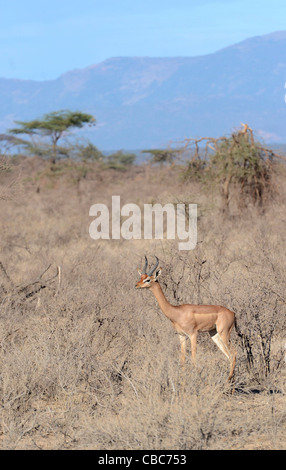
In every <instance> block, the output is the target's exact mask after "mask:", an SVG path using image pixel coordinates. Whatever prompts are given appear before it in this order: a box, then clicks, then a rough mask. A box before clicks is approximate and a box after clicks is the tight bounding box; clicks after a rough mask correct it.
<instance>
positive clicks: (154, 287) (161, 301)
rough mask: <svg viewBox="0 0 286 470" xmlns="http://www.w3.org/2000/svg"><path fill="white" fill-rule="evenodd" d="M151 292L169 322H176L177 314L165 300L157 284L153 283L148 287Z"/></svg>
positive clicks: (172, 306) (173, 307) (174, 308)
mask: <svg viewBox="0 0 286 470" xmlns="http://www.w3.org/2000/svg"><path fill="white" fill-rule="evenodd" d="M150 290H151V292H152V293H153V294H154V296H155V297H156V299H157V302H158V304H159V307H160V309H161V310H162V312H163V313H164V315H166V317H167V318H169V320H171V321H174V322H175V321H176V320H177V318H178V312H177V309H176V307H175V306H174V305H171V304H170V303H169V302H168V300H167V299H166V297H165V295H164V293H163V291H162V289H161V286H160V284H159V282H158V281H157V282H154V284H152V286H151V287H150Z"/></svg>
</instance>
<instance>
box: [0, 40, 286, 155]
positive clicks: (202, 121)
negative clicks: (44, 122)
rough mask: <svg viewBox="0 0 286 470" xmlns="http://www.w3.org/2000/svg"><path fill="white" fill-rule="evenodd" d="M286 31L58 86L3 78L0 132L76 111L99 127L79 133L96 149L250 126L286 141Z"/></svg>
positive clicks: (76, 77)
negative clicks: (17, 122)
mask: <svg viewBox="0 0 286 470" xmlns="http://www.w3.org/2000/svg"><path fill="white" fill-rule="evenodd" d="M285 82H286V31H277V32H274V33H270V34H267V35H263V36H255V37H253V38H248V39H245V40H244V41H241V42H239V43H237V44H234V45H231V46H228V47H226V48H223V49H220V50H219V51H217V52H214V53H211V54H206V55H200V56H192V57H169V58H168V57H167V58H164V57H161V58H160V57H159V58H154V57H114V58H109V59H107V60H105V61H103V62H100V63H99V64H93V65H89V66H87V67H85V68H83V69H74V70H71V71H67V72H65V73H63V74H61V75H60V76H59V77H58V78H56V79H54V80H46V81H33V80H19V79H5V78H0V132H5V131H6V130H7V128H9V127H13V121H14V120H29V119H33V118H36V117H40V116H41V115H43V114H45V113H47V112H50V111H54V110H58V109H78V110H80V111H83V112H89V113H91V114H93V115H94V116H95V118H96V119H97V126H95V127H94V128H92V129H89V130H88V131H87V130H84V131H80V132H79V133H77V136H78V137H79V138H81V137H85V138H88V139H89V140H91V141H92V142H94V143H95V145H97V146H98V147H99V148H102V149H110V148H114V149H115V148H126V149H128V148H151V147H153V148H154V147H162V146H166V145H168V143H169V142H170V141H182V140H183V139H184V138H185V137H197V136H204V135H212V136H214V137H215V136H219V135H224V134H229V133H230V132H231V131H232V129H233V128H235V127H238V126H239V125H240V123H241V122H247V123H248V124H249V125H250V126H251V127H252V128H253V129H254V130H256V132H257V133H258V135H259V136H260V137H262V138H264V139H265V140H266V141H267V142H271V141H272V142H277V141H279V142H281V143H283V142H286V136H284V134H285V125H284V123H285V118H286V103H285V93H286V89H285Z"/></svg>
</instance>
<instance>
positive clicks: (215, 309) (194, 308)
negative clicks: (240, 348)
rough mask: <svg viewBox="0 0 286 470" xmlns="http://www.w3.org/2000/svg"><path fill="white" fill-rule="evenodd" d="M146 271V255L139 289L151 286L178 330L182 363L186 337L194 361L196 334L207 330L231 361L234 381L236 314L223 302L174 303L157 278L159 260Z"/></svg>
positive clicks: (160, 304)
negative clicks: (233, 329) (231, 346)
mask: <svg viewBox="0 0 286 470" xmlns="http://www.w3.org/2000/svg"><path fill="white" fill-rule="evenodd" d="M155 258H156V263H155V265H154V266H153V267H151V269H150V270H149V271H148V272H147V267H148V259H147V257H146V256H145V265H144V268H143V270H142V271H140V270H139V269H138V273H139V275H140V276H141V278H140V280H139V281H138V282H137V283H136V286H135V287H136V289H150V291H151V292H152V294H153V295H154V296H155V298H156V299H157V301H158V304H159V307H160V309H161V310H162V312H163V313H164V315H166V317H167V318H168V319H169V320H170V321H171V323H172V326H173V327H174V328H175V330H176V331H177V333H179V338H180V343H181V364H182V365H183V364H184V363H185V358H186V340H187V338H189V339H190V342H191V355H192V360H193V363H195V359H196V351H197V335H198V333H199V332H203V331H204V332H205V331H206V332H208V333H209V334H210V336H211V339H212V340H213V341H214V343H215V344H216V345H217V346H218V348H219V349H220V350H221V351H222V352H223V354H224V355H225V356H226V357H227V359H228V360H229V363H230V371H229V376H228V380H231V378H232V376H233V372H234V367H235V362H236V352H235V351H231V349H230V346H229V340H230V333H231V330H232V328H233V326H234V323H235V314H234V313H233V312H232V311H231V310H229V309H227V308H225V307H222V306H220V305H193V304H182V305H171V304H170V303H169V302H168V300H167V299H166V297H165V295H164V293H163V291H162V289H161V286H160V284H159V282H158V278H159V276H160V275H161V268H158V266H159V259H158V258H157V256H155Z"/></svg>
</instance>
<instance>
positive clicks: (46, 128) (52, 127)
mask: <svg viewBox="0 0 286 470" xmlns="http://www.w3.org/2000/svg"><path fill="white" fill-rule="evenodd" d="M15 123H16V124H17V125H18V126H19V127H16V128H13V129H10V130H9V132H10V133H11V134H27V135H30V136H33V135H40V136H43V137H49V138H50V139H51V141H52V148H53V152H52V162H53V163H54V162H55V160H56V153H57V152H56V151H57V143H58V141H59V139H60V138H61V137H62V136H63V134H64V133H65V132H67V131H69V130H70V129H72V128H81V127H83V125H84V124H90V125H93V124H95V118H94V117H93V116H92V115H91V114H86V113H81V112H79V111H69V110H62V111H54V112H51V113H48V114H45V115H44V116H43V118H42V119H34V120H32V121H15Z"/></svg>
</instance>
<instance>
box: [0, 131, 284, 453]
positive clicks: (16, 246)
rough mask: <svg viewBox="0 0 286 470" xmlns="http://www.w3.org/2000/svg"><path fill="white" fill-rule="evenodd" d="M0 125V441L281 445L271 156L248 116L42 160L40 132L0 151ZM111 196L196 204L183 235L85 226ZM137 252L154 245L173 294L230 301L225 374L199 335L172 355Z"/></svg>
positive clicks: (47, 445) (279, 237)
mask: <svg viewBox="0 0 286 470" xmlns="http://www.w3.org/2000/svg"><path fill="white" fill-rule="evenodd" d="M2 137H3V136H2ZM4 137H5V139H6V140H5V139H4ZM4 137H3V139H2V142H3V145H4V144H5V145H8V144H9V149H10V156H7V155H8V152H5V151H3V150H2V159H1V166H0V170H1V171H0V188H1V192H0V197H1V201H0V220H1V258H0V292H1V303H0V306H1V307H0V323H1V328H0V346H1V347H0V368H1V378H0V399H1V411H0V415H1V420H0V443H1V448H2V449H124V450H131V449H159V450H161V449H162V450H167V449H176V450H186V449H198V450H201V449H207V450H209V449H227V450H234V449H251V450H256V449H283V450H285V449H286V439H285V431H286V405H285V403H286V402H285V395H286V362H285V343H286V334H285V331H286V296H285V262H286V257H285V250H284V246H285V243H284V242H285V241H286V230H285V228H286V218H285V211H286V189H285V180H286V173H285V167H284V160H283V158H277V155H275V153H273V152H272V151H271V150H270V149H269V150H268V149H266V148H265V147H264V146H263V145H262V144H261V143H258V142H256V140H255V139H254V136H253V132H252V130H251V129H249V128H247V127H246V128H244V129H243V131H241V130H239V131H236V132H234V133H233V134H232V135H231V136H229V137H224V138H222V139H212V138H204V140H202V141H201V142H198V140H188V141H186V142H184V143H182V145H181V147H180V148H176V149H175V150H172V151H170V150H168V152H167V151H166V152H161V153H159V152H158V151H156V152H154V151H153V152H151V153H150V152H149V153H150V154H151V159H149V160H148V159H147V160H146V162H145V163H142V164H140V165H135V164H134V160H135V155H134V154H132V153H131V154H130V153H126V152H124V151H118V152H114V153H113V154H109V155H103V154H102V153H101V152H100V151H99V150H98V149H97V148H96V147H95V146H94V145H93V144H91V143H87V144H86V143H84V144H82V143H80V144H69V145H70V150H69V151H67V153H66V155H65V156H64V157H63V156H62V155H63V154H62V155H61V158H60V157H59V155H58V154H57V158H56V159H55V161H54V160H53V161H52V165H51V161H50V157H52V158H53V156H54V155H55V149H54V148H53V146H52V147H51V148H50V149H48V150H49V151H50V154H48V155H47V154H46V153H45V152H44V153H37V154H34V155H33V152H32V151H30V154H29V155H23V151H22V154H21V153H20V151H18V152H17V153H16V152H15V154H14V155H12V156H11V154H12V153H13V152H11V145H12V144H13V145H14V147H13V148H14V149H15V148H16V147H15V146H18V147H17V148H21V149H23V148H26V151H27V149H28V147H27V146H26V147H25V143H24V147H21V145H22V144H23V142H20V141H17V140H16V141H14V142H12V141H11V139H10V140H9V139H7V136H4ZM10 137H12V136H10ZM13 138H16V137H14V136H13ZM202 143H203V145H201V144H202ZM3 148H4V147H3ZM282 157H283V155H282ZM113 195H120V197H121V203H122V205H123V204H125V203H127V202H132V203H136V204H138V205H139V206H140V207H142V206H143V204H146V203H151V204H154V203H155V202H157V203H161V204H162V205H163V204H166V203H173V204H178V203H185V204H191V203H195V204H198V243H197V247H196V249H194V250H190V251H178V244H177V240H167V239H163V240H156V239H153V240H143V239H141V240H124V239H120V240H97V241H96V240H92V239H91V238H90V236H89V225H90V223H91V218H90V217H89V209H90V207H91V205H92V204H94V203H104V204H106V205H107V206H108V207H111V198H112V196H113ZM145 254H147V255H148V258H149V260H150V261H151V260H152V259H154V255H156V256H158V258H159V259H160V266H161V267H162V275H161V278H160V284H161V286H162V289H163V291H164V293H165V295H166V297H167V298H168V300H169V301H170V302H171V303H173V304H180V303H204V304H219V305H224V306H226V307H228V308H229V309H231V310H233V311H234V312H235V313H236V320H237V321H236V328H235V329H234V330H233V332H232V336H231V342H232V345H233V347H234V348H235V349H236V350H237V364H236V368H235V374H234V378H233V380H232V382H231V383H228V381H227V376H228V362H227V360H226V359H225V357H224V356H223V354H222V353H221V351H219V350H218V349H217V348H216V347H215V345H214V343H213V342H212V341H211V340H210V338H209V337H208V334H207V333H202V334H201V335H200V336H199V339H198V351H197V362H196V366H194V364H192V362H191V359H190V355H188V357H187V362H186V365H185V368H184V369H182V368H181V366H180V346H179V339H178V336H177V335H176V333H175V332H174V330H173V328H172V327H171V324H170V322H169V320H168V319H166V318H165V317H164V316H163V314H162V313H161V311H160V310H159V307H158V305H157V304H156V301H155V299H154V297H153V296H152V294H151V292H148V290H147V289H144V290H142V291H138V290H135V288H134V287H135V283H136V281H137V280H138V273H137V268H138V267H139V268H142V266H143V264H144V255H145Z"/></svg>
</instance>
